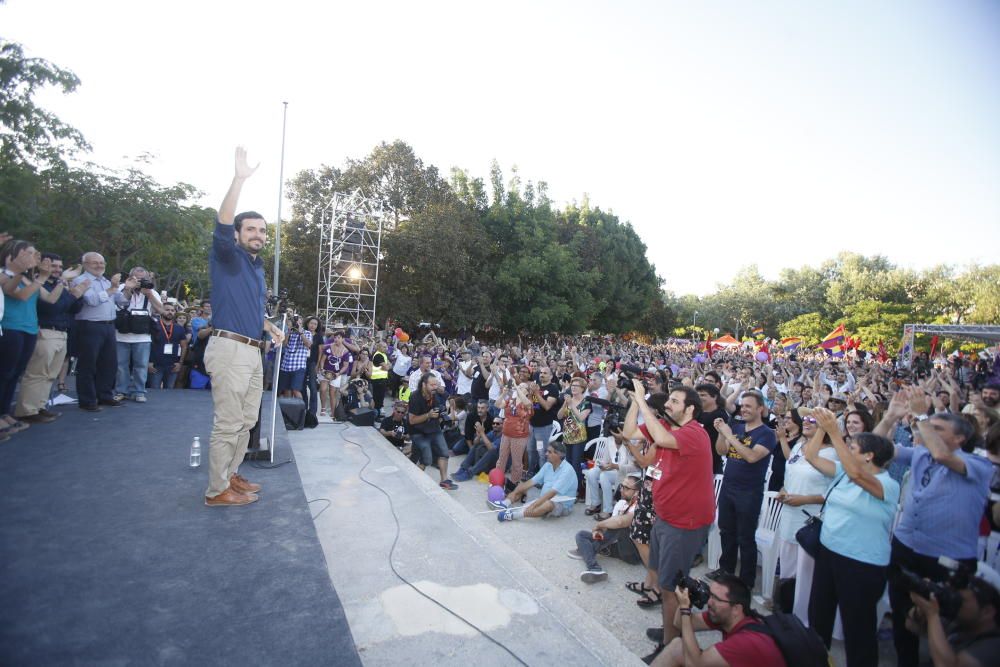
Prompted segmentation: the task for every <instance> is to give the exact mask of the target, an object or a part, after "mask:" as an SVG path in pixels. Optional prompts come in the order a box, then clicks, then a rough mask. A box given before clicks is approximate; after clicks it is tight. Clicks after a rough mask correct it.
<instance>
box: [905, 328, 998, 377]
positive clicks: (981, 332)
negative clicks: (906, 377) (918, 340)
mask: <svg viewBox="0 0 1000 667" xmlns="http://www.w3.org/2000/svg"><path fill="white" fill-rule="evenodd" d="M918 333H920V334H930V335H932V336H946V337H948V338H961V339H964V340H981V341H985V342H987V343H990V344H993V343H1000V326H997V325H991V324H904V325H903V348H902V350H900V353H899V362H900V365H901V366H903V367H904V368H909V367H910V364H912V363H913V345H914V339H915V336H916V334H918Z"/></svg>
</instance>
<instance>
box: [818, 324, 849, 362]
mask: <svg viewBox="0 0 1000 667" xmlns="http://www.w3.org/2000/svg"><path fill="white" fill-rule="evenodd" d="M846 337H847V331H846V330H845V329H844V325H843V324H841V325H838V326H837V328H836V329H834V330H833V331H831V332H830V333H828V334H827V335H826V338H824V339H823V340H822V341H821V342H820V344H819V346H820V347H822V348H823V349H824V350H826V353H827V354H829V355H830V356H831V357H842V356H844V339H845V338H846Z"/></svg>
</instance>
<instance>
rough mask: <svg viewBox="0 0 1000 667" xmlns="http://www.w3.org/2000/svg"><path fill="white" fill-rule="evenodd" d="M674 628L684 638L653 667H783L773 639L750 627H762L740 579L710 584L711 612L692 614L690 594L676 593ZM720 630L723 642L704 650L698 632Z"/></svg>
mask: <svg viewBox="0 0 1000 667" xmlns="http://www.w3.org/2000/svg"><path fill="white" fill-rule="evenodd" d="M676 595H677V611H676V612H675V613H674V626H675V627H676V628H677V629H678V630H680V633H681V636H680V637H676V638H674V639H673V641H671V642H670V643H669V644H668V645H667V647H666V648H665V649H663V651H661V652H660V654H659V655H658V656H656V660H654V661H653V662H652V663H651V664H653V665H657V666H659V667H675V666H676V667H679V666H680V665H712V666H714V667H723V666H727V665H728V666H730V667H760V666H762V665H767V666H768V667H782V666H783V665H785V664H786V662H785V658H784V656H782V654H781V650H780V649H779V648H778V645H777V643H775V641H774V639H772V638H771V636H770V635H767V634H764V633H763V632H755V631H754V630H753V629H748V628H747V626H749V625H755V624H759V621H758V619H757V618H756V616H755V615H754V613H753V611H751V608H750V589H749V588H747V585H746V584H745V583H743V580H742V579H740V578H739V577H737V576H736V575H733V574H729V573H723V574H720V575H719V576H717V577H716V579H715V581H713V582H712V583H710V584H709V598H708V609H706V610H705V611H703V612H701V613H700V614H694V613H692V611H691V595H690V591H688V590H687V589H686V588H684V587H682V586H678V587H677V589H676ZM705 630H720V631H721V632H722V641H721V642H719V643H717V644H713V645H712V646H710V647H708V648H707V649H705V650H702V649H701V647H700V646H699V644H698V639H697V638H696V637H695V633H696V632H702V631H705Z"/></svg>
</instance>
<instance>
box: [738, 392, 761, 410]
mask: <svg viewBox="0 0 1000 667" xmlns="http://www.w3.org/2000/svg"><path fill="white" fill-rule="evenodd" d="M744 398H752V399H753V400H754V401H756V402H757V407H758V408H762V407H764V406H765V405H767V403H765V402H764V395H763V394H761V393H760V392H759V391H757V390H756V389H750V390H749V391H745V392H743V396H741V397H740V400H741V401H742V400H743V399H744Z"/></svg>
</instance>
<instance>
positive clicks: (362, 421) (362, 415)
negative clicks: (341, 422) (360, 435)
mask: <svg viewBox="0 0 1000 667" xmlns="http://www.w3.org/2000/svg"><path fill="white" fill-rule="evenodd" d="M349 419H350V420H351V423H352V424H354V425H355V426H374V425H375V411H374V410H358V413H357V414H353V415H351V416H350V417H349Z"/></svg>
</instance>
